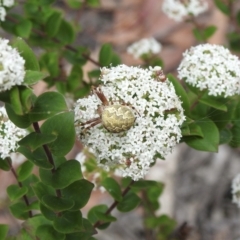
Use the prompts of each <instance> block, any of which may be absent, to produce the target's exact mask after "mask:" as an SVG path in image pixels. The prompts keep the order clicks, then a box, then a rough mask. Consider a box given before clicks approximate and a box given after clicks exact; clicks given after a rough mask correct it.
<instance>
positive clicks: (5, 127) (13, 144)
mask: <svg viewBox="0 0 240 240" xmlns="http://www.w3.org/2000/svg"><path fill="white" fill-rule="evenodd" d="M26 134H27V132H26V131H25V130H24V129H20V128H18V127H16V126H15V125H14V124H13V123H12V122H11V121H10V120H9V119H8V116H7V113H6V110H5V108H4V107H0V158H1V159H5V158H6V157H9V156H10V154H11V153H12V152H14V151H15V150H16V149H17V148H18V141H20V140H21V139H22V138H23V137H24V136H26Z"/></svg>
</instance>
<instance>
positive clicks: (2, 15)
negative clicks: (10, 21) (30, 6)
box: [0, 6, 7, 21]
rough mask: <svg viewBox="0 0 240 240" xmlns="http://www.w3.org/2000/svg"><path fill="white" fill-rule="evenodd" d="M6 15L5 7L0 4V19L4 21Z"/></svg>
mask: <svg viewBox="0 0 240 240" xmlns="http://www.w3.org/2000/svg"><path fill="white" fill-rule="evenodd" d="M6 15H7V13H6V10H5V8H4V7H1V6H0V20H1V21H5V17H6Z"/></svg>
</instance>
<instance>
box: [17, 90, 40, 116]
mask: <svg viewBox="0 0 240 240" xmlns="http://www.w3.org/2000/svg"><path fill="white" fill-rule="evenodd" d="M18 88H19V94H20V101H21V104H22V108H23V113H24V114H28V112H29V111H30V109H31V108H32V105H33V103H34V101H35V99H36V98H37V97H36V96H35V95H34V94H33V90H32V89H30V88H28V87H25V86H19V87H18Z"/></svg>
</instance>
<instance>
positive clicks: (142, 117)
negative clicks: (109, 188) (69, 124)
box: [74, 65, 185, 180]
mask: <svg viewBox="0 0 240 240" xmlns="http://www.w3.org/2000/svg"><path fill="white" fill-rule="evenodd" d="M159 71H161V68H160V67H155V68H151V67H150V68H149V69H141V68H139V67H128V66H126V65H119V66H117V67H111V68H109V69H108V68H102V69H101V78H100V80H101V82H102V86H101V91H102V92H103V94H104V95H105V97H106V99H107V100H108V103H109V105H111V104H127V106H128V107H129V108H131V109H132V111H133V112H134V114H135V117H136V120H135V122H134V124H133V126H132V127H131V128H130V129H129V130H127V131H125V132H120V133H111V132H108V131H107V130H106V129H105V128H104V127H103V125H102V124H101V123H99V124H97V125H96V126H94V127H90V128H89V129H87V130H86V131H85V130H84V129H83V128H82V126H80V124H81V123H85V122H87V121H89V120H91V119H94V118H97V117H99V106H102V105H103V104H102V102H101V100H100V99H99V98H98V96H97V95H96V94H94V93H93V94H92V95H89V96H88V97H86V98H83V99H79V100H78V101H77V103H76V106H75V110H74V111H75V122H76V131H77V134H78V136H79V137H80V139H81V140H82V142H83V143H84V144H85V145H87V146H88V147H90V148H91V150H92V152H93V154H95V156H96V158H97V162H98V164H99V166H102V167H104V168H105V169H109V168H111V167H113V168H115V169H117V173H118V174H119V173H120V174H121V176H123V177H126V176H129V177H131V178H132V179H134V180H138V179H140V178H143V177H144V175H145V174H146V173H147V172H148V169H149V168H150V165H151V163H153V162H154V161H155V160H157V159H164V158H165V156H166V155H167V154H168V153H170V152H171V151H172V148H173V147H174V146H175V145H176V144H177V143H178V142H179V140H180V138H181V130H180V126H181V124H182V123H183V121H184V120H185V116H184V115H183V109H182V106H181V101H180V100H179V98H178V96H177V95H176V93H175V89H174V87H173V85H172V83H170V82H169V80H168V79H165V81H160V80H159V79H160V78H159V75H158V73H159ZM161 79H162V78H161ZM103 108H104V106H103ZM100 115H101V113H100Z"/></svg>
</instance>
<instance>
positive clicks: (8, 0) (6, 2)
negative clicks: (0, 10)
mask: <svg viewBox="0 0 240 240" xmlns="http://www.w3.org/2000/svg"><path fill="white" fill-rule="evenodd" d="M2 5H3V6H5V7H12V6H13V5H14V0H2Z"/></svg>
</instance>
